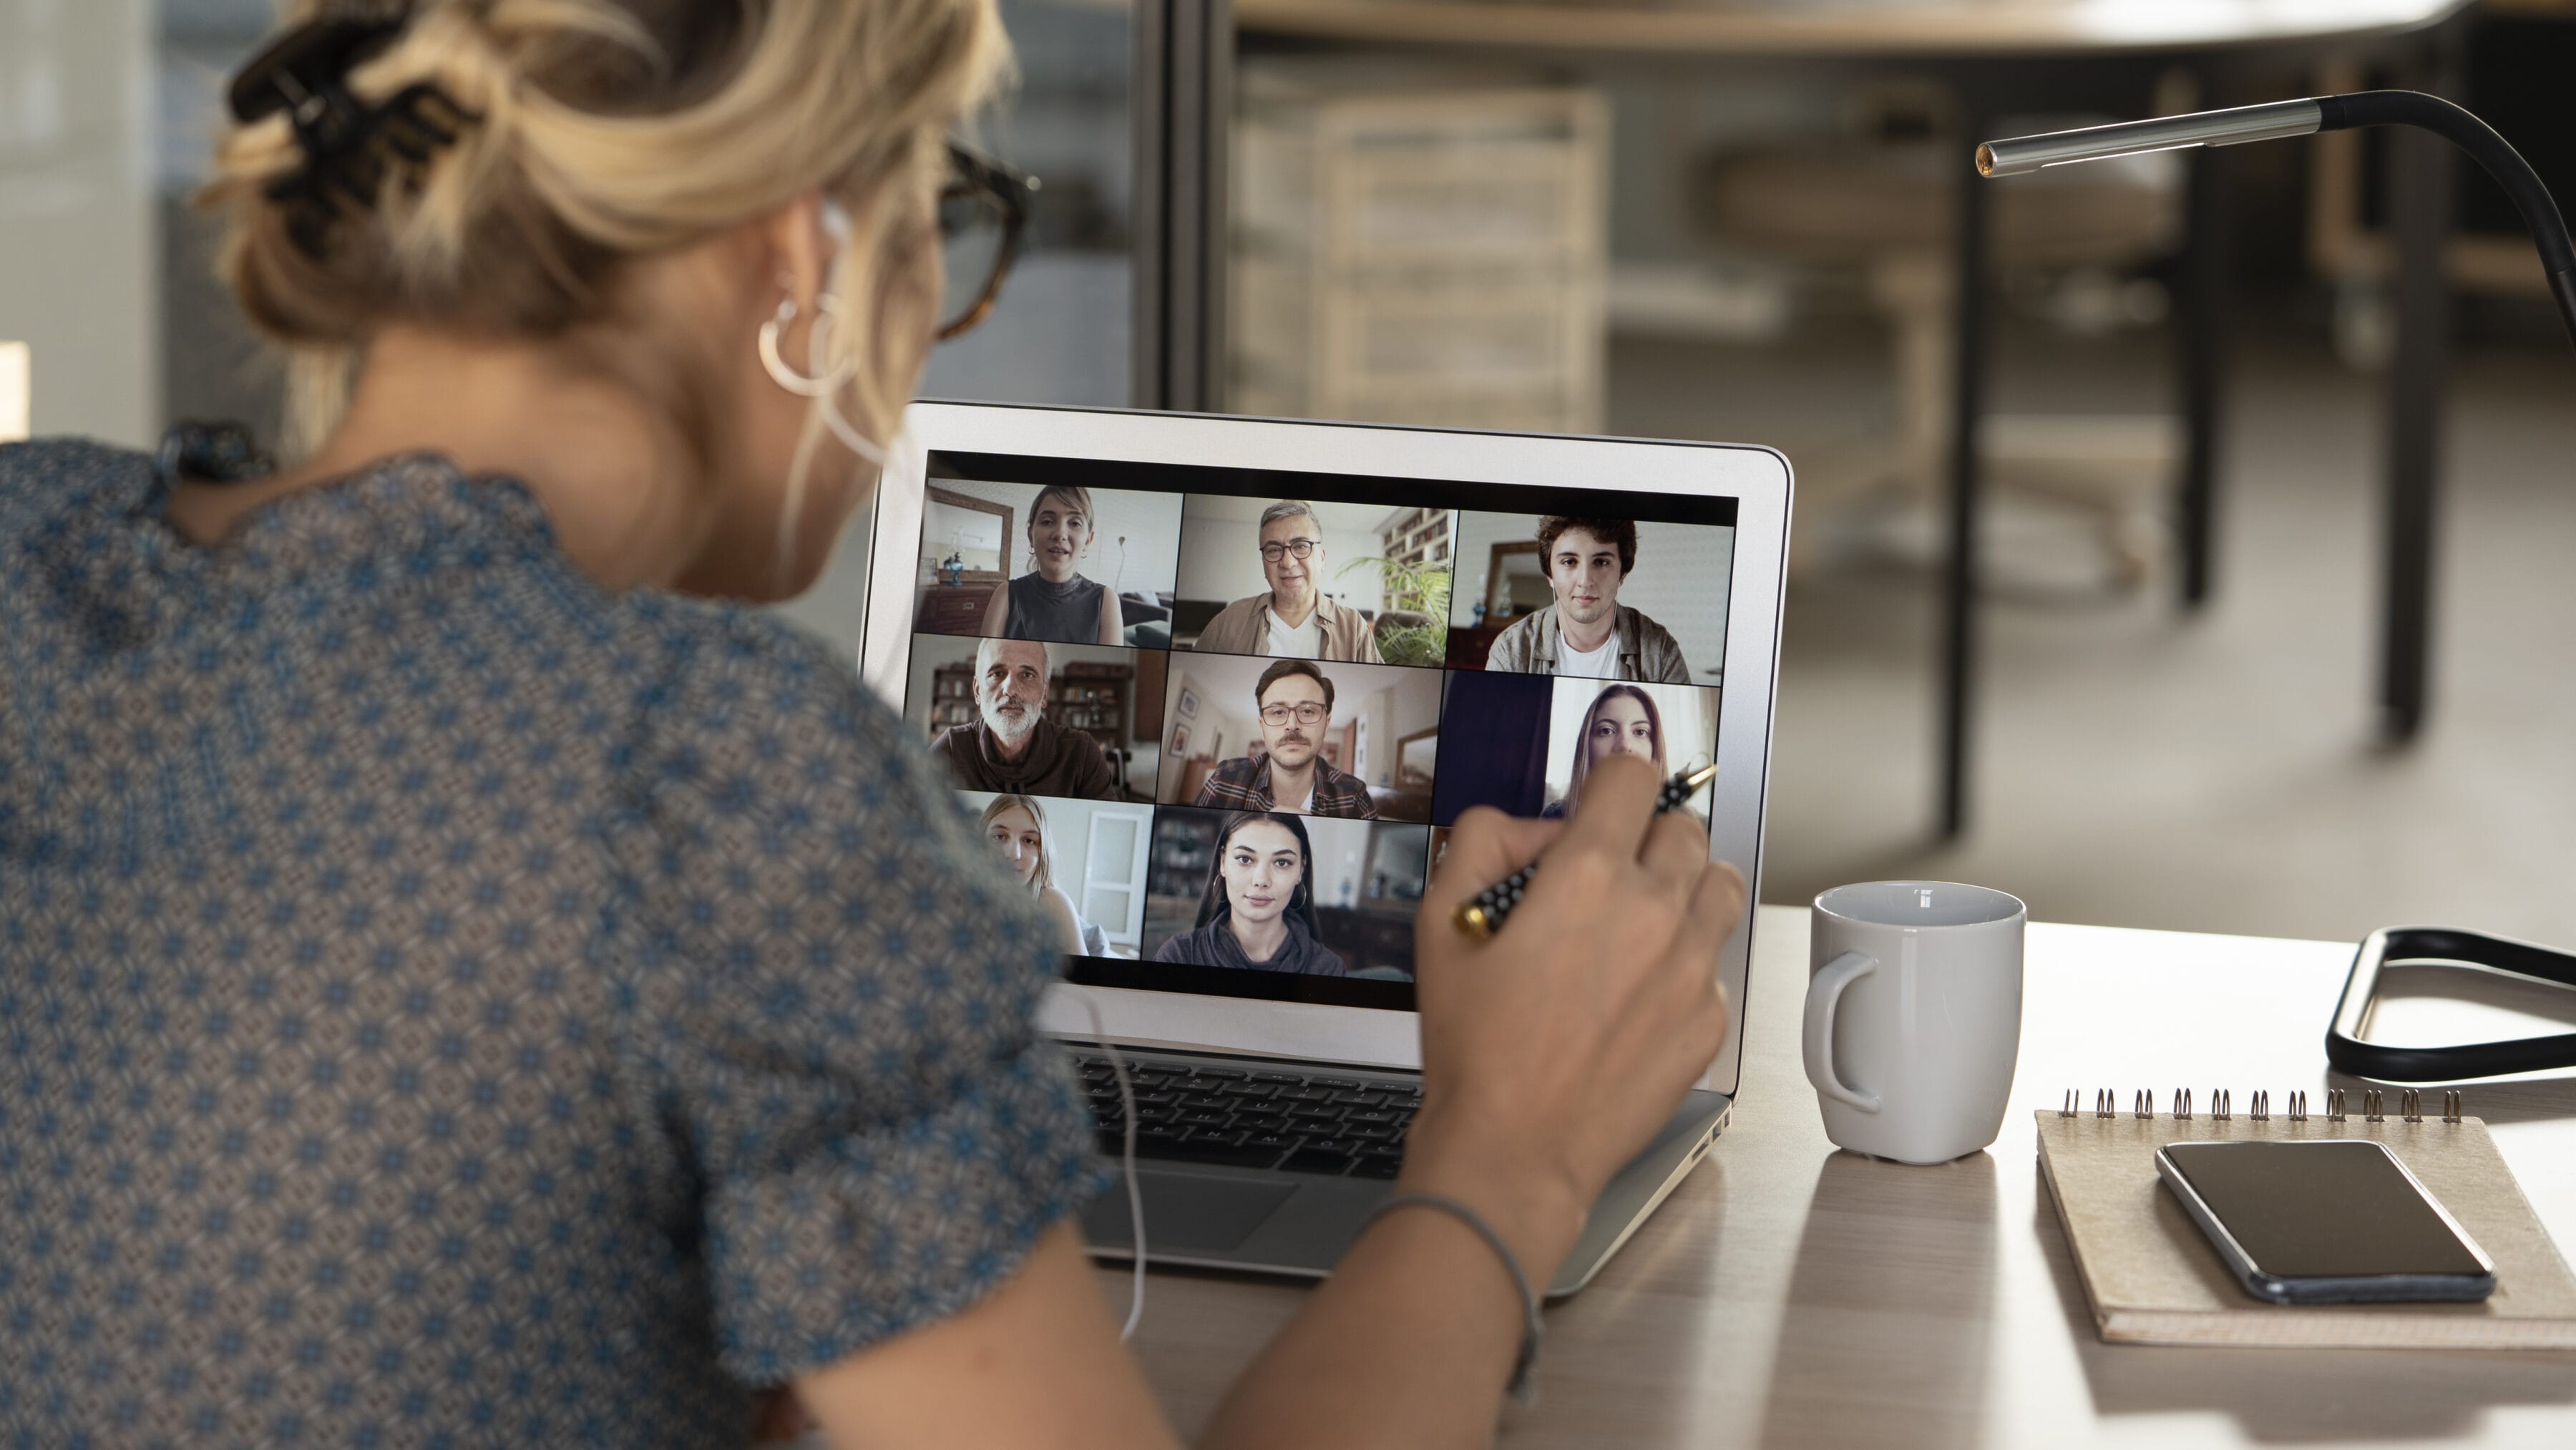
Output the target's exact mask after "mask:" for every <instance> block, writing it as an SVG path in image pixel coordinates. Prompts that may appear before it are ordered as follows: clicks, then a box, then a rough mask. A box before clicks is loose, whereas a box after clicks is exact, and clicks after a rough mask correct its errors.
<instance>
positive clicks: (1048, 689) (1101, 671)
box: [904, 634, 1165, 802]
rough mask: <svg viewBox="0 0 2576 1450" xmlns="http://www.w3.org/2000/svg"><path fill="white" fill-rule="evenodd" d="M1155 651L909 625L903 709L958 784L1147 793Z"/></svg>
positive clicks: (1157, 733)
mask: <svg viewBox="0 0 2576 1450" xmlns="http://www.w3.org/2000/svg"><path fill="white" fill-rule="evenodd" d="M1164 658H1165V656H1164V654H1163V652H1162V651H1160V650H1130V649H1110V648H1107V647H1104V646H1101V645H1067V644H1048V643H1045V642H1043V641H1039V640H1017V639H965V638H959V637H956V636H953V635H930V634H917V635H914V636H913V640H912V667H911V672H910V677H909V679H908V680H907V681H906V682H905V689H904V717H905V718H906V719H907V720H909V721H911V722H912V724H913V725H914V727H915V728H917V729H919V730H920V731H921V732H922V735H923V738H924V739H926V740H928V741H929V742H930V751H931V754H933V755H935V756H937V757H938V758H939V759H940V761H941V763H942V764H944V765H945V766H946V767H947V769H948V772H949V778H950V782H951V783H952V784H954V785H955V786H956V787H957V788H958V789H960V790H974V791H999V792H1006V793H1013V794H1021V795H1036V796H1065V797H1069V798H1073V799H1078V800H1123V801H1138V802H1144V801H1151V800H1152V799H1153V798H1154V787H1155V783H1156V778H1157V772H1158V771H1159V769H1160V765H1161V758H1162V750H1161V746H1160V744H1159V741H1160V737H1161V734H1162V718H1161V717H1162V705H1163V694H1164V689H1163V662H1164Z"/></svg>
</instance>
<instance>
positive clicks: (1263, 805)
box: [1193, 660, 1377, 821]
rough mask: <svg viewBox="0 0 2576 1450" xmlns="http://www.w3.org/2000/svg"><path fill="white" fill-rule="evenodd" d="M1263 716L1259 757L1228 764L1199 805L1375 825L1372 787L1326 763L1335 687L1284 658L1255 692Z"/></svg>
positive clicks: (1212, 776)
mask: <svg viewBox="0 0 2576 1450" xmlns="http://www.w3.org/2000/svg"><path fill="white" fill-rule="evenodd" d="M1252 702H1253V704H1254V705H1255V706H1256V707H1258V709H1259V710H1260V713H1261V743H1262V746H1263V753H1262V755H1261V757H1260V758H1259V759H1257V760H1256V759H1253V758H1251V757H1249V756H1242V757H1237V758H1236V759H1233V760H1228V761H1225V762H1223V763H1221V764H1219V765H1218V766H1217V768H1216V769H1215V770H1213V771H1211V772H1210V773H1209V774H1208V778H1207V784H1205V785H1203V786H1200V787H1199V798H1198V799H1197V800H1196V801H1195V802H1193V804H1196V805H1202V806H1220V807H1223V808H1225V809H1227V810H1237V811H1294V812H1296V813H1297V814H1299V815H1305V816H1343V817H1347V818H1349V819H1353V820H1362V821H1373V820H1376V819H1377V802H1376V801H1374V800H1371V799H1370V798H1369V792H1368V785H1367V783H1366V782H1364V781H1362V780H1361V779H1360V778H1359V777H1358V776H1356V775H1352V774H1351V773H1349V772H1348V771H1343V770H1335V769H1334V768H1333V763H1332V762H1331V761H1329V760H1326V759H1325V758H1324V732H1325V731H1326V730H1327V729H1330V728H1331V726H1332V723H1333V682H1332V681H1331V680H1328V679H1326V678H1324V672H1323V671H1322V670H1319V669H1317V668H1315V667H1314V666H1313V665H1310V664H1308V663H1306V662H1305V661H1304V660H1281V661H1280V662H1279V663H1277V664H1275V665H1272V666H1271V667H1270V668H1268V669H1266V670H1263V671H1262V672H1261V683H1259V684H1257V685H1255V686H1253V688H1252Z"/></svg>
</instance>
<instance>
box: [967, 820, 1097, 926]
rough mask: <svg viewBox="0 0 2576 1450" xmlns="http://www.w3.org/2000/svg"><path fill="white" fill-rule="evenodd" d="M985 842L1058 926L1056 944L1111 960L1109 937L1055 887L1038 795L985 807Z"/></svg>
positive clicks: (1051, 850)
mask: <svg viewBox="0 0 2576 1450" xmlns="http://www.w3.org/2000/svg"><path fill="white" fill-rule="evenodd" d="M980 819H981V824H982V826H983V830H984V839H985V840H986V841H989V842H991V843H992V845H993V848H994V849H995V850H997V851H1000V852H1001V853H1002V860H1003V861H1004V862H1006V863H1007V864H1008V865H1009V866H1010V868H1011V872H1012V874H1013V875H1016V876H1017V877H1019V878H1020V882H1021V884H1022V885H1025V886H1026V887H1028V888H1029V895H1031V896H1032V897H1035V898H1036V899H1037V903H1038V909H1039V910H1040V911H1043V912H1045V913H1046V917H1047V920H1048V921H1049V922H1051V923H1053V924H1054V926H1055V929H1056V939H1057V941H1058V942H1059V943H1061V944H1062V945H1063V947H1064V950H1065V951H1066V953H1068V954H1069V955H1074V956H1094V957H1105V956H1108V955H1109V934H1108V933H1107V932H1105V931H1103V930H1101V929H1100V928H1099V927H1097V926H1095V925H1093V924H1092V923H1090V922H1087V921H1084V920H1083V919H1082V913H1080V912H1078V911H1076V910H1074V907H1073V898H1072V897H1071V896H1068V895H1066V894H1065V890H1064V888H1063V887H1061V886H1058V885H1056V884H1055V838H1054V837H1053V836H1052V835H1051V834H1050V833H1049V832H1048V830H1047V818H1046V807H1045V806H1043V805H1040V804H1039V803H1038V798H1037V797H1036V796H1027V795H997V796H995V797H993V798H992V799H991V800H989V801H986V802H985V803H984V814H983V816H982V817H981V818H980Z"/></svg>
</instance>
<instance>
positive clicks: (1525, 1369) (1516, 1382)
mask: <svg viewBox="0 0 2576 1450" xmlns="http://www.w3.org/2000/svg"><path fill="white" fill-rule="evenodd" d="M1417 1207H1418V1208H1436V1209H1439V1210H1440V1211H1442V1212H1443V1213H1446V1214H1449V1215H1450V1216H1451V1217H1453V1218H1456V1219H1457V1220H1458V1221H1459V1222H1460V1223H1463V1224H1465V1225H1466V1226H1467V1227H1469V1228H1471V1229H1474V1230H1475V1231H1476V1233H1477V1235H1478V1236H1479V1237H1481V1238H1483V1239H1484V1241H1485V1242H1486V1243H1487V1244H1490V1245H1492V1247H1493V1250H1494V1254H1495V1256H1496V1257H1498V1258H1500V1259H1501V1260H1502V1261H1503V1268H1504V1269H1505V1270H1507V1271H1509V1272H1510V1274H1511V1276H1512V1287H1513V1288H1515V1289H1518V1290H1519V1291H1520V1295H1521V1308H1522V1311H1523V1312H1524V1313H1525V1314H1527V1315H1528V1316H1529V1318H1528V1322H1527V1323H1526V1324H1524V1325H1523V1326H1522V1327H1521V1352H1520V1357H1519V1358H1518V1359H1516V1360H1514V1361H1512V1379H1511V1386H1510V1388H1511V1396H1512V1403H1514V1404H1516V1405H1528V1404H1531V1403H1532V1402H1534V1401H1536V1400H1537V1398H1538V1388H1537V1385H1536V1384H1535V1383H1534V1382H1533V1381H1532V1380H1531V1378H1530V1371H1531V1369H1532V1368H1533V1367H1534V1366H1536V1365H1537V1363H1538V1339H1539V1332H1540V1331H1539V1318H1538V1294H1537V1292H1536V1291H1535V1290H1533V1289H1531V1288H1530V1281H1529V1275H1527V1274H1525V1273H1523V1272H1521V1261H1520V1256H1519V1255H1517V1254H1515V1253H1513V1252H1512V1246H1511V1245H1510V1244H1507V1243H1505V1242H1503V1236H1502V1235H1501V1234H1499V1233H1496V1232H1495V1231H1494V1226H1493V1225H1492V1224H1489V1223H1487V1222H1485V1219H1484V1216H1483V1215H1482V1214H1479V1213H1477V1212H1476V1211H1475V1210H1474V1209H1472V1208H1469V1207H1468V1206H1467V1205H1465V1204H1463V1203H1460V1202H1459V1201H1458V1200H1456V1199H1454V1198H1446V1197H1443V1196H1442V1195H1440V1194H1437V1193H1399V1194H1397V1195H1396V1196H1394V1197H1393V1198H1390V1199H1388V1200H1387V1201H1386V1202H1384V1203H1381V1204H1379V1205H1378V1206H1377V1211H1376V1212H1375V1213H1372V1214H1370V1215H1369V1216H1368V1220H1367V1222H1368V1223H1375V1222H1377V1221H1378V1220H1379V1219H1381V1218H1383V1217H1385V1216H1386V1215H1387V1214H1389V1213H1392V1212H1394V1211H1395V1210H1396V1209H1399V1208H1417ZM1366 1226H1367V1224H1363V1225H1362V1227H1363V1228H1365V1227H1366Z"/></svg>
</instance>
